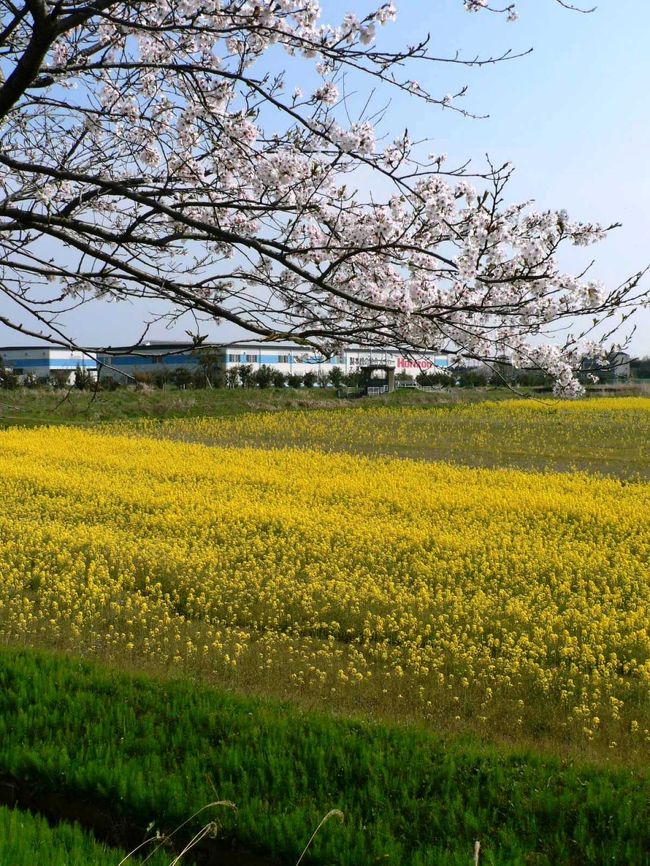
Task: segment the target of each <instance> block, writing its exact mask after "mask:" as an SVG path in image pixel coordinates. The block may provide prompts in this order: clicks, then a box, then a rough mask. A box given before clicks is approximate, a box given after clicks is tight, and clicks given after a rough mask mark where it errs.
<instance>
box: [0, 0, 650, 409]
mask: <svg viewBox="0 0 650 866" xmlns="http://www.w3.org/2000/svg"><path fill="white" fill-rule="evenodd" d="M459 2H461V0H459ZM556 2H559V3H560V4H561V5H563V6H568V7H570V8H574V7H571V4H569V3H565V2H562V0H556ZM464 6H465V8H466V9H467V10H468V11H469V12H479V13H483V14H487V13H489V12H493V13H501V14H504V15H505V16H506V17H507V18H509V19H510V20H514V19H515V18H516V10H515V7H514V5H508V6H506V7H505V8H502V9H496V8H492V7H490V6H489V5H488V2H487V0H465V2H464ZM581 11H584V10H581ZM320 14H321V10H320V8H319V5H318V3H317V2H316V0H91V2H89V0H0V138H1V146H0V290H1V291H2V292H3V293H4V295H5V296H6V298H8V299H10V300H11V301H12V302H13V304H15V306H16V310H19V311H22V313H29V314H30V315H31V316H33V317H34V320H35V321H36V322H37V323H38V324H37V325H36V326H35V327H34V328H29V327H26V326H25V325H24V324H22V321H21V319H20V318H19V316H16V317H11V316H6V317H4V318H3V319H2V321H3V322H4V324H5V325H8V326H10V327H14V328H16V329H18V330H22V331H23V333H31V334H33V335H36V334H38V335H39V336H42V337H45V338H46V339H48V340H50V341H51V342H54V343H60V344H63V345H69V344H70V339H69V337H68V336H67V334H66V332H65V329H64V327H63V325H62V322H63V321H64V319H62V318H61V314H62V311H64V310H66V309H69V308H70V306H74V305H77V304H82V303H91V302H92V301H93V300H95V299H102V298H107V297H110V298H115V299H124V298H144V299H151V300H153V301H156V302H160V301H162V302H164V303H165V304H167V305H168V308H169V310H170V313H169V315H172V316H177V315H179V314H181V313H183V311H192V312H193V313H194V314H195V315H196V316H199V317H201V316H203V317H206V318H210V319H217V320H223V321H229V322H232V323H235V324H236V325H239V326H241V327H243V328H245V329H246V330H247V331H248V332H251V333H253V334H255V335H258V336H259V337H260V338H267V339H269V340H276V339H287V338H290V339H294V340H298V341H303V342H305V343H307V344H311V345H314V346H316V347H318V348H320V349H321V350H323V351H325V352H333V351H335V350H336V347H337V346H338V345H340V344H341V343H348V342H350V341H354V342H359V343H363V344H366V345H392V346H396V347H400V348H403V349H404V350H407V351H413V352H415V351H417V350H423V349H434V350H438V351H443V350H445V351H450V352H455V353H457V355H458V356H459V358H460V357H462V358H466V357H471V358H478V359H484V360H486V361H488V362H489V361H494V360H496V359H498V358H501V357H503V355H504V354H505V355H507V356H508V357H510V358H511V359H512V361H513V363H515V364H517V365H522V366H537V367H541V368H542V369H544V370H546V371H547V372H549V373H550V374H551V375H552V376H553V377H554V379H555V380H556V382H557V383H558V390H561V391H564V392H567V393H575V391H576V389H577V387H578V386H576V384H575V380H574V371H575V369H576V368H577V366H578V364H579V362H580V358H581V356H582V355H583V354H585V353H588V354H590V355H592V356H593V355H594V354H595V353H597V352H598V351H599V349H598V346H597V345H596V344H595V342H594V340H593V339H590V334H591V332H592V330H591V329H593V328H594V327H595V326H596V325H597V324H598V323H601V322H602V321H603V320H604V319H608V318H610V317H611V316H612V315H613V314H614V313H620V314H621V315H622V317H623V318H625V317H626V316H627V315H629V313H630V312H631V310H632V309H633V308H634V306H635V305H637V304H638V303H640V302H641V301H642V300H643V297H644V296H643V293H642V292H641V290H640V289H639V277H638V275H637V276H636V277H634V278H633V279H630V280H628V281H626V282H624V283H622V284H621V285H620V286H618V287H616V288H614V289H611V288H610V289H606V288H604V287H603V286H602V285H599V284H598V283H597V282H595V281H594V280H591V279H589V278H588V276H587V274H586V273H582V274H579V275H577V276H575V275H571V274H567V273H565V272H564V271H563V270H562V268H561V267H560V265H559V264H558V250H559V249H560V247H561V246H563V245H577V246H587V245H589V244H592V243H593V242H595V241H597V240H599V239H600V238H602V237H603V235H604V234H605V232H606V231H607V230H608V228H611V227H608V228H607V227H602V226H599V225H595V224H592V223H577V222H572V221H571V220H570V219H569V217H568V215H567V214H566V213H565V212H564V211H562V210H560V211H557V212H550V211H547V212H543V213H538V212H535V211H533V210H532V209H531V208H530V207H529V206H527V205H525V204H512V203H509V201H508V199H507V182H508V179H509V177H510V174H511V168H510V167H509V166H502V167H495V166H488V167H487V168H486V170H485V171H483V172H481V173H470V170H469V167H468V166H467V165H463V166H459V167H449V165H448V163H447V161H446V158H445V156H444V155H442V154H430V155H425V154H424V153H423V150H422V148H423V145H422V144H418V143H415V142H412V141H411V140H410V139H409V136H408V134H406V133H403V132H402V133H399V134H397V137H395V135H396V132H395V131H393V136H392V139H393V140H391V137H389V139H388V140H387V141H383V142H382V143H381V144H379V143H378V140H377V128H376V127H377V118H376V117H374V116H373V114H372V110H373V109H371V108H369V107H366V108H365V109H364V110H362V111H361V112H359V113H358V114H357V115H356V116H354V117H352V118H350V117H349V116H348V115H349V111H346V110H345V109H347V108H348V106H347V105H346V101H345V92H344V88H345V82H346V80H347V79H346V76H352V77H353V78H354V80H355V81H356V82H361V83H362V84H363V83H364V82H365V86H366V87H367V89H368V91H369V92H370V91H371V90H376V91H380V90H381V89H384V88H385V89H390V88H394V89H398V90H401V91H407V92H408V93H410V94H411V95H412V98H413V99H415V100H420V101H421V102H422V103H423V104H424V105H426V106H429V107H430V108H431V110H435V108H436V106H443V107H444V108H445V109H447V110H452V111H462V110H463V109H462V108H461V107H460V106H461V105H462V102H461V100H460V99H459V97H460V95H461V94H455V95H447V96H437V95H435V94H432V93H429V92H427V91H426V90H424V89H423V88H422V87H421V86H420V85H419V84H418V83H417V82H416V81H414V80H413V79H412V78H411V77H410V75H411V70H412V67H413V65H414V63H416V62H418V61H422V62H425V61H428V62H436V61H438V62H454V63H467V64H468V65H479V64H481V63H487V62H495V61H499V60H500V61H502V62H505V61H507V60H508V61H509V60H510V59H511V55H509V54H506V55H503V56H502V57H500V58H499V57H486V58H483V59H481V58H474V59H471V60H463V58H461V57H458V56H455V57H450V58H435V57H432V56H431V55H430V53H429V48H428V44H427V41H426V40H425V41H423V42H422V43H421V44H419V45H415V46H410V47H406V48H405V49H404V50H403V51H400V52H386V51H383V50H381V49H380V48H379V47H378V42H377V41H376V37H377V35H378V31H379V29H380V28H381V27H383V26H384V25H386V24H388V23H389V22H391V21H392V20H393V19H394V18H395V16H396V9H395V7H394V5H393V3H392V2H388V3H384V4H383V5H381V6H380V7H378V8H375V9H374V11H371V12H369V13H368V14H366V15H365V16H363V17H358V16H357V15H355V14H352V13H350V14H348V15H346V16H345V17H344V18H343V20H342V21H340V22H339V23H338V24H333V25H329V24H324V23H321V21H320ZM278 58H280V60H279V59H278ZM277 69H284V70H286V71H282V72H278V71H274V70H277ZM291 70H300V76H301V77H302V78H303V80H304V81H316V82H317V83H316V85H315V86H313V87H312V86H310V87H309V88H308V89H307V91H306V92H304V93H303V92H301V90H300V89H299V88H292V87H290V81H289V78H288V73H290V72H291ZM307 70H308V71H307ZM303 72H304V75H303ZM303 86H304V85H303ZM371 102H372V101H370V102H369V105H370V104H371ZM388 121H389V118H385V117H384V118H381V123H382V125H383V126H386V124H387V123H388ZM377 189H380V190H386V191H387V192H386V194H385V195H384V196H383V197H382V196H378V195H377V194H376V193H374V194H373V190H377ZM364 190H370V192H364ZM585 316H586V317H587V326H586V327H584V328H581V329H578V332H577V333H576V334H574V335H570V336H567V337H566V339H565V340H564V343H563V344H562V345H560V344H559V343H558V342H557V341H555V342H552V341H549V340H545V339H544V337H545V335H547V334H548V333H549V331H550V330H551V329H553V328H556V327H557V326H558V325H559V324H560V325H561V324H562V323H573V322H574V321H575V320H576V317H577V318H578V319H579V318H580V317H585Z"/></svg>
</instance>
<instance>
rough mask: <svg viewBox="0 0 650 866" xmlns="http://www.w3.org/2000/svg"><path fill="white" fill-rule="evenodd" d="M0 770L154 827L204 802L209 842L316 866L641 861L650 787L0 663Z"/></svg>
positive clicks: (188, 692)
mask: <svg viewBox="0 0 650 866" xmlns="http://www.w3.org/2000/svg"><path fill="white" fill-rule="evenodd" d="M0 773H4V774H11V775H13V776H14V777H15V778H17V779H20V780H27V781H28V782H29V783H30V784H31V786H32V789H33V790H38V791H40V792H47V791H56V792H59V793H64V794H67V795H69V796H70V797H82V798H83V799H84V801H85V802H87V803H95V804H97V805H98V806H101V807H102V808H110V809H111V810H112V812H113V813H114V814H115V816H116V818H118V817H124V816H128V818H129V819H130V820H133V821H138V822H140V824H141V825H142V826H143V827H144V826H146V825H148V824H149V823H150V822H152V821H154V822H155V824H156V826H157V827H159V828H160V829H161V830H163V831H169V830H170V829H173V828H174V827H175V826H176V825H178V824H180V823H181V822H182V821H183V820H184V819H185V818H187V817H188V816H189V815H190V814H192V812H194V811H195V810H196V809H197V808H199V807H200V806H202V805H204V804H205V803H207V802H209V801H212V800H215V799H217V798H223V799H229V800H233V801H234V802H236V803H237V804H238V807H239V810H238V813H237V814H236V815H231V814H230V813H229V812H224V813H223V815H222V821H223V827H222V834H221V835H222V837H223V838H224V839H226V840H228V841H230V842H231V843H232V844H233V845H236V846H241V845H245V846H249V847H253V848H255V849H257V850H258V851H260V852H263V853H266V854H268V855H270V856H271V857H274V858H277V859H280V860H282V862H289V863H291V862H295V861H296V859H297V857H298V856H299V854H300V852H301V850H302V848H303V847H304V844H305V843H306V841H307V839H308V838H309V835H310V833H311V831H312V830H313V829H314V828H315V827H316V825H317V824H318V821H319V820H320V818H321V817H322V815H323V814H324V813H325V812H327V811H328V810H329V809H332V808H338V809H341V810H342V811H343V812H344V813H345V816H346V821H345V823H344V824H339V823H338V822H334V821H332V822H329V823H328V824H327V825H326V826H325V827H324V828H323V830H322V832H321V833H320V834H319V835H318V837H317V838H316V841H315V843H314V845H313V847H312V849H310V853H309V858H310V859H311V862H313V863H317V864H337V866H367V864H376V863H379V862H381V863H385V864H391V866H392V864H395V866H410V864H413V866H423V864H427V866H433V864H435V866H440V864H461V863H462V864H467V863H468V862H471V851H472V848H473V841H474V839H475V838H479V839H480V840H481V842H482V846H483V852H484V858H483V859H482V863H484V864H497V863H498V864H499V866H507V864H522V863H534V864H537V866H540V864H549V866H550V864H560V863H562V864H565V863H572V864H602V863H620V864H626V866H630V864H644V863H650V855H649V854H648V852H649V851H650V831H649V829H648V828H649V827H650V806H649V804H650V778H649V777H648V775H643V774H637V773H635V772H634V771H627V772H623V771H621V772H614V771H611V770H608V769H606V768H595V767H578V766H572V765H565V764H562V763H561V762H559V761H554V760H551V759H547V758H542V757H539V756H534V755H523V754H518V755H514V754H512V755H507V754H502V753H498V752H496V751H491V750H488V749H484V748H479V747H478V746H477V747H474V746H472V745H468V744H464V743H445V742H443V741H442V740H438V739H436V738H434V737H432V736H431V735H429V734H426V733H424V732H419V731H417V730H413V729H402V728H396V727H395V728H391V727H387V726H380V725H374V724H369V723H360V722H352V721H345V720H338V719H333V718H329V717H323V716H317V715H309V714H306V713H302V712H300V711H298V710H296V709H295V708H292V707H290V706H287V705H281V704H277V703H271V702H263V701H260V700H247V699H244V698H240V697H235V696H233V695H229V694H223V693H217V692H214V691H211V690H209V689H207V688H203V687H198V686H194V685H192V684H190V683H180V682H175V683H160V682H157V681H152V680H147V679H145V678H143V677H132V676H128V677H127V676H125V675H118V674H116V673H113V672H110V671H106V670H103V669H100V668H97V667H93V666H91V665H89V664H86V663H80V662H76V661H71V660H66V659H61V658H55V657H50V656H45V655H41V654H36V653H34V652H31V651H10V650H4V651H3V652H2V653H0Z"/></svg>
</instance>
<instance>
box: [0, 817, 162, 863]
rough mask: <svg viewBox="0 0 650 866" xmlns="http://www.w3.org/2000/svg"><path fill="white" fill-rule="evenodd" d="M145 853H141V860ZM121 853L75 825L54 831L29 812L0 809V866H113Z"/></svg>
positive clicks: (135, 859) (132, 860)
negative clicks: (97, 840)
mask: <svg viewBox="0 0 650 866" xmlns="http://www.w3.org/2000/svg"><path fill="white" fill-rule="evenodd" d="M148 853H149V849H148V848H146V849H145V853H144V855H143V856H146V855H147V854H148ZM124 856H125V853H124V852H123V851H118V850H116V849H114V848H107V847H106V846H105V845H102V844H101V843H98V842H96V841H95V840H94V839H93V838H92V837H91V836H90V835H89V834H88V833H84V831H83V830H81V829H80V827H79V826H77V825H76V824H58V825H56V826H54V827H50V825H49V824H48V823H47V822H46V821H45V820H44V819H43V818H40V817H38V816H35V815H32V814H31V813H30V812H22V811H19V810H18V809H8V808H6V807H4V806H0V866H117V864H118V863H119V862H120V860H122V858H123V857H124ZM142 859H143V858H142V857H140V858H138V857H131V858H129V860H128V861H127V862H128V864H129V866H140V864H141V863H142ZM169 861H170V858H169V857H167V856H166V855H164V854H163V853H162V852H158V853H157V854H154V856H153V857H151V859H149V860H147V863H148V864H149V866H164V864H167V863H169Z"/></svg>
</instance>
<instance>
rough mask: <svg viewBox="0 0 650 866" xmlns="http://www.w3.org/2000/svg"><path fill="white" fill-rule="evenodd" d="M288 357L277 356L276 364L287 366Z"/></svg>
mask: <svg viewBox="0 0 650 866" xmlns="http://www.w3.org/2000/svg"><path fill="white" fill-rule="evenodd" d="M288 363H289V356H288V355H278V364H288Z"/></svg>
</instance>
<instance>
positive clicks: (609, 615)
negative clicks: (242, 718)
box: [0, 400, 650, 763]
mask: <svg viewBox="0 0 650 866" xmlns="http://www.w3.org/2000/svg"><path fill="white" fill-rule="evenodd" d="M591 402H592V403H596V402H597V401H591ZM609 402H610V403H611V402H613V401H609ZM626 402H627V401H624V400H618V401H616V403H617V408H616V410H615V411H616V412H619V413H624V412H625V411H628V412H633V413H636V414H643V415H644V416H647V417H650V413H648V404H649V403H650V401H641V402H642V404H643V406H642V407H640V406H637V405H633V406H630V405H629V403H628V405H627V406H626V405H625V404H626ZM580 405H581V404H569V405H568V406H566V407H562V409H561V410H557V409H554V411H556V412H557V411H561V412H563V413H564V414H563V418H564V423H565V424H568V425H571V424H573V423H574V422H573V420H572V419H573V418H577V419H579V418H581V417H582V415H583V414H584V413H583V412H582V410H580V408H579V406H580ZM582 405H585V404H582ZM587 405H588V404H587ZM604 409H605V410H606V411H607V412H609V411H610V409H609V408H608V407H604ZM479 410H480V411H481V412H486V411H488V410H487V409H486V408H485V406H483V407H482V408H481V407H478V409H477V411H479ZM601 410H603V407H602V406H601ZM375 411H377V412H382V411H384V412H386V411H388V410H374V409H372V410H365V411H364V412H363V413H362V414H363V416H364V418H365V419H366V420H365V421H363V422H361V423H363V424H368V425H374V426H375V427H377V417H375V418H373V415H372V413H373V412H375ZM410 411H411V410H399V411H398V412H397V414H396V415H395V422H394V428H395V430H396V431H397V432H396V436H397V437H398V438H399V436H401V435H406V433H400V429H401V430H408V429H410V428H412V427H413V426H414V425H413V420H412V418H410V417H409V415H408V413H409V412H410ZM492 411H497V412H502V413H506V412H507V413H509V417H510V418H511V420H512V424H513V426H514V427H516V424H517V423H518V422H517V418H518V417H519V415H520V414H524V415H525V413H530V412H533V413H534V412H540V411H547V410H546V409H544V410H542V409H540V408H535V407H534V405H533V404H521V403H518V404H515V405H512V406H511V407H509V408H508V407H504V406H503V404H500V406H499V407H498V409H497V408H495V409H494V410H492ZM590 411H596V409H594V407H593V406H592V408H591V410H590ZM289 414H291V413H277V414H275V415H266V416H243V417H241V418H237V419H228V420H221V421H218V420H214V419H213V420H205V421H203V420H197V421H183V422H179V421H176V422H168V423H166V424H162V425H158V426H157V427H155V428H154V427H153V426H151V425H148V424H136V425H133V426H132V427H130V428H128V429H127V428H122V429H120V428H118V427H113V428H110V427H109V428H106V429H101V428H100V429H96V430H81V429H71V428H65V427H59V428H39V429H34V430H24V429H16V428H14V429H12V430H9V431H4V432H2V433H0V489H1V490H2V501H3V509H2V514H1V515H0V533H1V539H2V541H1V546H0V567H1V568H2V574H3V580H2V583H1V588H0V640H2V641H3V642H5V643H8V644H14V645H15V644H20V643H26V644H29V645H36V646H46V647H54V648H58V649H64V650H66V651H70V652H73V653H76V654H83V655H91V656H97V657H99V658H102V659H104V660H109V661H111V662H112V663H118V664H121V665H124V666H126V667H129V668H141V669H144V670H153V671H160V672H161V673H165V674H168V673H169V674H171V675H176V674H179V675H181V674H182V675H187V674H190V675H195V676H196V677H197V678H201V679H202V680H205V681H207V682H212V683H215V684H219V685H221V686H224V685H225V686H227V687H232V688H236V689H239V690H243V691H248V692H255V693H260V694H272V695H278V696H282V697H286V698H289V699H292V700H294V701H296V702H298V703H300V704H301V705H303V706H318V707H327V706H329V707H331V708H332V709H333V710H335V711H341V712H346V713H350V712H358V713H362V714H364V715H370V716H375V717H389V718H398V719H405V720H410V721H413V720H415V721H417V722H418V723H421V724H423V725H426V726H428V727H432V728H434V729H436V730H438V731H442V732H444V733H446V734H455V733H471V734H473V735H479V736H481V737H485V738H489V739H491V740H493V741H494V740H496V741H503V742H509V743H512V742H517V743H522V744H535V745H536V746H538V747H541V748H552V749H553V750H554V751H559V752H560V753H563V754H567V755H575V754H580V755H583V756H586V757H592V758H598V759H607V760H613V761H620V762H625V763H636V762H638V761H639V760H643V756H644V755H647V753H648V748H649V744H650V704H649V700H648V698H649V694H650V623H649V611H650V582H649V581H648V570H649V565H650V520H649V517H650V485H649V484H648V483H647V482H646V481H644V480H630V479H629V478H628V479H617V478H605V477H595V476H593V475H588V474H585V473H583V474H580V473H565V474H560V473H550V472H549V473H545V474H541V473H535V472H523V471H519V470H514V469H485V468H471V467H461V466H454V465H451V464H448V463H436V462H425V461H422V460H420V461H417V460H409V459H403V458H402V459H398V458H395V457H389V456H367V455H364V454H351V453H325V452H324V451H323V450H309V449H307V448H302V449H298V448H273V447H270V445H269V440H268V435H267V436H266V438H265V433H264V431H265V429H267V427H268V426H269V425H270V426H271V427H273V425H277V424H278V422H279V421H280V422H282V421H283V418H282V417H281V416H283V415H289ZM304 414H306V413H302V414H301V413H293V414H292V415H291V418H289V419H288V421H289V422H291V423H293V424H294V427H293V428H291V429H292V430H293V431H294V433H295V430H296V429H299V428H300V425H301V424H302V423H303V420H302V418H303V415H304ZM351 414H352V413H351ZM393 414H395V412H393ZM320 415H323V416H328V417H325V418H319V416H320ZM330 416H335V418H336V417H338V418H339V419H345V420H344V421H343V422H342V423H343V424H344V425H345V424H347V425H349V424H350V421H349V417H350V416H349V415H343V414H341V413H338V414H337V412H336V411H333V412H323V413H319V412H313V413H311V418H312V421H313V429H314V430H315V431H316V434H315V436H316V439H318V436H319V435H321V434H320V433H319V431H322V430H323V429H324V430H326V429H327V426H328V425H330V428H331V429H334V423H335V422H334V421H332V419H331V417H330ZM620 417H621V418H623V415H621V416H620ZM286 420H287V419H284V421H286ZM384 420H386V419H384ZM400 424H402V427H400ZM247 425H248V427H247ZM265 425H266V426H265ZM275 429H279V428H277V427H276V428H275ZM364 429H366V428H365V427H364ZM237 430H240V431H243V433H246V431H248V432H249V433H250V438H251V441H252V437H253V434H254V433H255V432H257V435H258V441H261V442H262V443H263V444H265V445H266V447H265V448H264V449H260V448H254V447H235V446H234V445H232V444H230V445H224V444H220V445H219V444H218V445H215V444H202V443H201V442H198V441H180V440H182V439H183V438H186V439H194V440H197V439H199V438H200V437H201V436H202V437H203V438H205V439H206V441H211V442H214V441H216V440H219V437H221V438H222V439H223V440H224V441H228V442H232V440H233V439H234V438H236V432H237ZM366 432H367V430H366ZM267 433H268V430H267ZM323 435H324V434H323ZM365 435H366V434H365V433H364V436H365ZM381 435H382V434H380V432H379V431H378V438H379V439H381ZM243 438H244V439H246V437H245V436H244V437H243ZM305 438H307V437H306V435H305Z"/></svg>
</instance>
